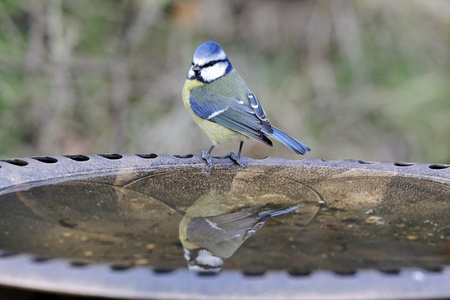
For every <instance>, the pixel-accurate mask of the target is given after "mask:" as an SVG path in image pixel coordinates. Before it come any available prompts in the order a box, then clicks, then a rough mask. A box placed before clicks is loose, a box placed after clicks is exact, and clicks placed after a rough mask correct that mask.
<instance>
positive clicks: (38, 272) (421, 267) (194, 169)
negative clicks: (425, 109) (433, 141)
mask: <svg viewBox="0 0 450 300" xmlns="http://www.w3.org/2000/svg"><path fill="white" fill-rule="evenodd" d="M244 163H245V164H246V168H245V169H241V168H240V167H239V166H237V165H234V164H233V163H232V162H231V161H230V160H228V159H219V158H215V159H214V169H209V168H208V167H207V166H206V165H205V163H204V161H202V159H201V158H200V157H199V156H192V155H187V156H169V155H161V156H158V155H155V154H149V155H119V154H105V155H89V156H82V155H75V156H54V157H34V158H22V159H12V160H3V161H0V251H1V252H0V270H1V272H0V285H4V286H10V287H19V288H28V289H35V290H44V291H53V292H60V293H68V294H80V295H94V296H105V297H117V298H149V297H152V298H183V297H191V298H192V297H193V295H195V297H196V298H198V297H200V298H201V297H204V298H210V297H216V298H224V297H235V298H240V297H241V298H259V299H263V298H264V297H266V298H272V296H273V295H275V294H276V295H281V296H285V297H292V296H293V295H298V293H299V291H301V293H302V297H304V298H308V297H310V298H314V297H315V296H316V297H319V298H322V299H326V298H333V297H337V295H339V296H341V297H344V298H345V297H346V296H348V295H358V298H365V297H366V298H371V297H372V298H373V297H378V298H380V297H381V296H382V295H383V292H386V291H389V297H387V295H386V298H396V297H397V298H398V297H406V298H408V297H409V298H411V297H420V298H423V297H427V296H432V297H435V298H436V297H440V296H446V297H449V296H450V287H448V284H441V282H448V280H450V270H449V267H448V265H449V264H450V219H449V218H448V215H449V212H450V168H449V166H447V165H426V164H408V163H387V162H363V161H354V160H344V161H323V160H316V159H305V160H298V161H292V160H285V159H279V158H266V159H261V160H253V159H247V158H244ZM295 205H301V207H298V208H296V209H294V210H292V211H290V212H288V213H285V214H281V215H278V216H274V217H272V218H268V219H265V220H264V222H263V224H261V226H260V227H258V228H257V229H256V230H255V232H254V234H253V235H251V236H250V237H248V239H246V240H245V241H243V242H242V243H237V244H236V243H235V244H233V245H232V246H233V247H234V248H233V249H232V250H233V251H232V252H234V254H233V255H231V256H230V257H226V258H225V259H224V263H223V267H222V271H221V272H220V273H218V274H215V275H214V276H201V275H209V274H210V273H203V272H202V273H200V274H198V273H195V272H190V271H188V270H187V262H186V259H185V257H184V256H185V255H184V253H185V252H184V250H183V246H185V244H184V243H182V241H180V236H179V232H183V229H181V228H182V227H183V226H185V225H186V224H188V223H189V222H190V221H191V220H193V219H195V218H197V219H198V218H204V217H209V216H217V215H227V214H232V213H236V212H240V211H245V210H246V209H251V208H254V207H260V206H261V207H263V208H261V210H260V211H262V210H264V209H266V210H267V209H277V208H283V207H292V206H295ZM212 220H216V219H212ZM207 222H209V223H211V222H210V221H207ZM180 224H181V225H180ZM182 224H185V225H182ZM213 224H216V223H214V222H213ZM216 225H217V224H216ZM184 232H186V230H184ZM188 232H189V230H188ZM189 234H191V237H192V236H193V235H192V234H193V233H192V232H191V233H189ZM188 238H189V236H188ZM191 240H193V239H192V238H191ZM214 241H215V242H213V243H212V244H214V243H217V240H214ZM206 246H208V245H206ZM202 247H205V245H203V246H202ZM211 248H212V249H213V248H214V245H212V247H211ZM211 251H212V252H214V250H211ZM344 279H345V280H344ZM255 280H256V282H255ZM342 280H344V282H342ZM205 282H207V284H206V285H205V284H204V283H205ZM86 284H88V285H89V287H86ZM280 284H281V286H283V289H280ZM424 284H428V285H427V286H426V287H435V288H434V289H431V290H430V289H427V290H428V294H424V293H425V292H424V291H422V292H420V291H421V289H423V285H424ZM430 284H431V286H430ZM324 286H326V287H327V289H324V288H323V287H324ZM411 286H414V287H411ZM430 293H431V294H430ZM314 295H315V296H314Z"/></svg>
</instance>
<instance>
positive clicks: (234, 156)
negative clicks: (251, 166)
mask: <svg viewBox="0 0 450 300" xmlns="http://www.w3.org/2000/svg"><path fill="white" fill-rule="evenodd" d="M225 157H228V158H230V159H231V160H232V161H234V162H235V163H237V164H238V165H240V166H241V168H245V165H244V163H243V162H242V161H241V156H240V155H237V154H236V153H234V152H230V153H228V154H227V155H225Z"/></svg>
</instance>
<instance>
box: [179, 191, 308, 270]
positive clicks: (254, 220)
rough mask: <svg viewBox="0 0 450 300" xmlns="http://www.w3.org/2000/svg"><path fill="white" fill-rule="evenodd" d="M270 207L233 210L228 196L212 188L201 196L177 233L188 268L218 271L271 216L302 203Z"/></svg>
mask: <svg viewBox="0 0 450 300" xmlns="http://www.w3.org/2000/svg"><path fill="white" fill-rule="evenodd" d="M303 205H304V204H299V205H295V206H287V207H283V208H277V209H269V207H268V205H267V204H259V205H256V206H253V207H249V208H245V209H239V210H237V211H235V210H234V211H233V212H230V210H233V208H232V205H231V206H230V202H229V199H227V196H226V195H224V194H218V193H216V192H215V191H213V192H211V193H209V194H207V195H204V196H202V197H200V198H199V199H198V200H197V201H196V202H195V203H194V204H193V205H192V206H191V207H190V208H189V209H188V210H187V211H186V214H185V215H184V217H183V219H182V220H181V222H180V226H179V237H180V241H181V243H182V245H183V249H184V258H185V259H186V261H187V263H188V268H189V270H192V271H199V272H219V271H220V270H221V269H222V265H223V264H224V262H225V260H226V259H228V258H229V257H231V256H232V255H233V254H234V252H236V250H237V249H238V248H239V247H240V246H241V245H242V244H243V243H244V242H245V241H246V240H247V239H248V238H249V237H250V236H252V235H253V234H254V233H256V231H258V230H259V229H260V228H261V227H262V226H263V225H264V223H265V222H266V221H267V220H269V219H270V218H271V217H275V216H279V215H282V214H286V213H289V212H292V211H293V210H295V209H297V208H299V207H300V206H303Z"/></svg>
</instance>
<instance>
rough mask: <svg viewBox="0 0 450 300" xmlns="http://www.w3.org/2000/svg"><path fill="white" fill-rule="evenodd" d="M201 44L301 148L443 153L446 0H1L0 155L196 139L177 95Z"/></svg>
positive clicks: (448, 66) (315, 153)
mask: <svg viewBox="0 0 450 300" xmlns="http://www.w3.org/2000/svg"><path fill="white" fill-rule="evenodd" d="M207 40H214V41H217V42H218V43H220V44H221V45H222V47H223V48H224V50H225V52H226V53H227V54H228V57H229V58H230V60H231V62H232V64H233V65H234V67H235V68H236V69H237V71H238V72H239V73H240V74H241V76H242V77H243V78H244V80H245V81H246V82H247V84H248V86H249V87H250V89H251V90H252V91H253V92H254V93H255V94H256V96H257V97H258V98H259V100H260V101H261V102H262V104H263V105H264V107H265V110H266V112H267V114H268V115H269V117H270V120H271V122H272V123H273V124H274V125H276V126H277V127H279V128H281V129H283V130H284V131H286V132H287V133H289V134H291V135H293V136H294V137H296V138H298V139H299V140H300V141H302V142H303V143H305V144H306V145H308V146H310V147H311V148H312V152H310V153H308V154H307V156H306V157H307V158H324V159H344V158H354V159H362V160H384V161H417V162H427V163H450V1H446V0H426V1H423V0H396V1H381V0H377V1H364V0H359V1H349V0H333V1H316V0H311V1H309V0H304V1H256V0H251V1H249V0H234V1H218V0H190V1H167V0H165V1H163V0H154V1H150V0H129V1H117V0H116V1H113V0H76V1H73V0H67V1H64V0H53V1H51V0H48V1H44V0H34V1H33V0H0V157H1V158H9V157H21V156H34V155H57V154H86V153H111V152H119V153H151V152H153V153H159V154H162V153H168V154H188V153H194V154H199V153H200V152H201V150H202V149H205V150H206V149H209V147H210V141H209V140H208V138H207V137H206V135H204V134H203V132H201V131H200V129H199V128H197V126H196V125H195V124H194V122H193V121H192V120H191V118H190V116H189V115H188V113H187V112H186V111H185V108H184V105H183V103H182V101H181V89H182V86H183V84H184V81H185V78H186V74H187V70H188V68H189V65H190V63H191V59H192V55H193V52H194V51H195V49H196V47H197V46H198V45H200V44H201V43H203V42H204V41H207ZM237 148H238V145H236V146H235V147H230V148H223V149H221V150H218V151H216V150H215V151H214V152H213V153H214V155H219V154H225V153H227V152H229V151H231V150H233V151H237ZM243 154H244V155H245V156H249V157H264V156H268V155H270V156H283V157H287V158H291V159H292V158H303V157H298V156H296V155H295V154H293V153H292V152H290V150H289V149H288V148H286V147H284V146H283V145H282V144H280V143H277V142H275V143H274V147H267V146H264V145H263V144H260V143H258V142H256V141H251V142H248V143H246V144H245V145H244V151H243Z"/></svg>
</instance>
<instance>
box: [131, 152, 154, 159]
mask: <svg viewBox="0 0 450 300" xmlns="http://www.w3.org/2000/svg"><path fill="white" fill-rule="evenodd" d="M136 156H139V157H141V158H145V159H151V158H157V157H158V155H157V154H154V153H150V154H136Z"/></svg>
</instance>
